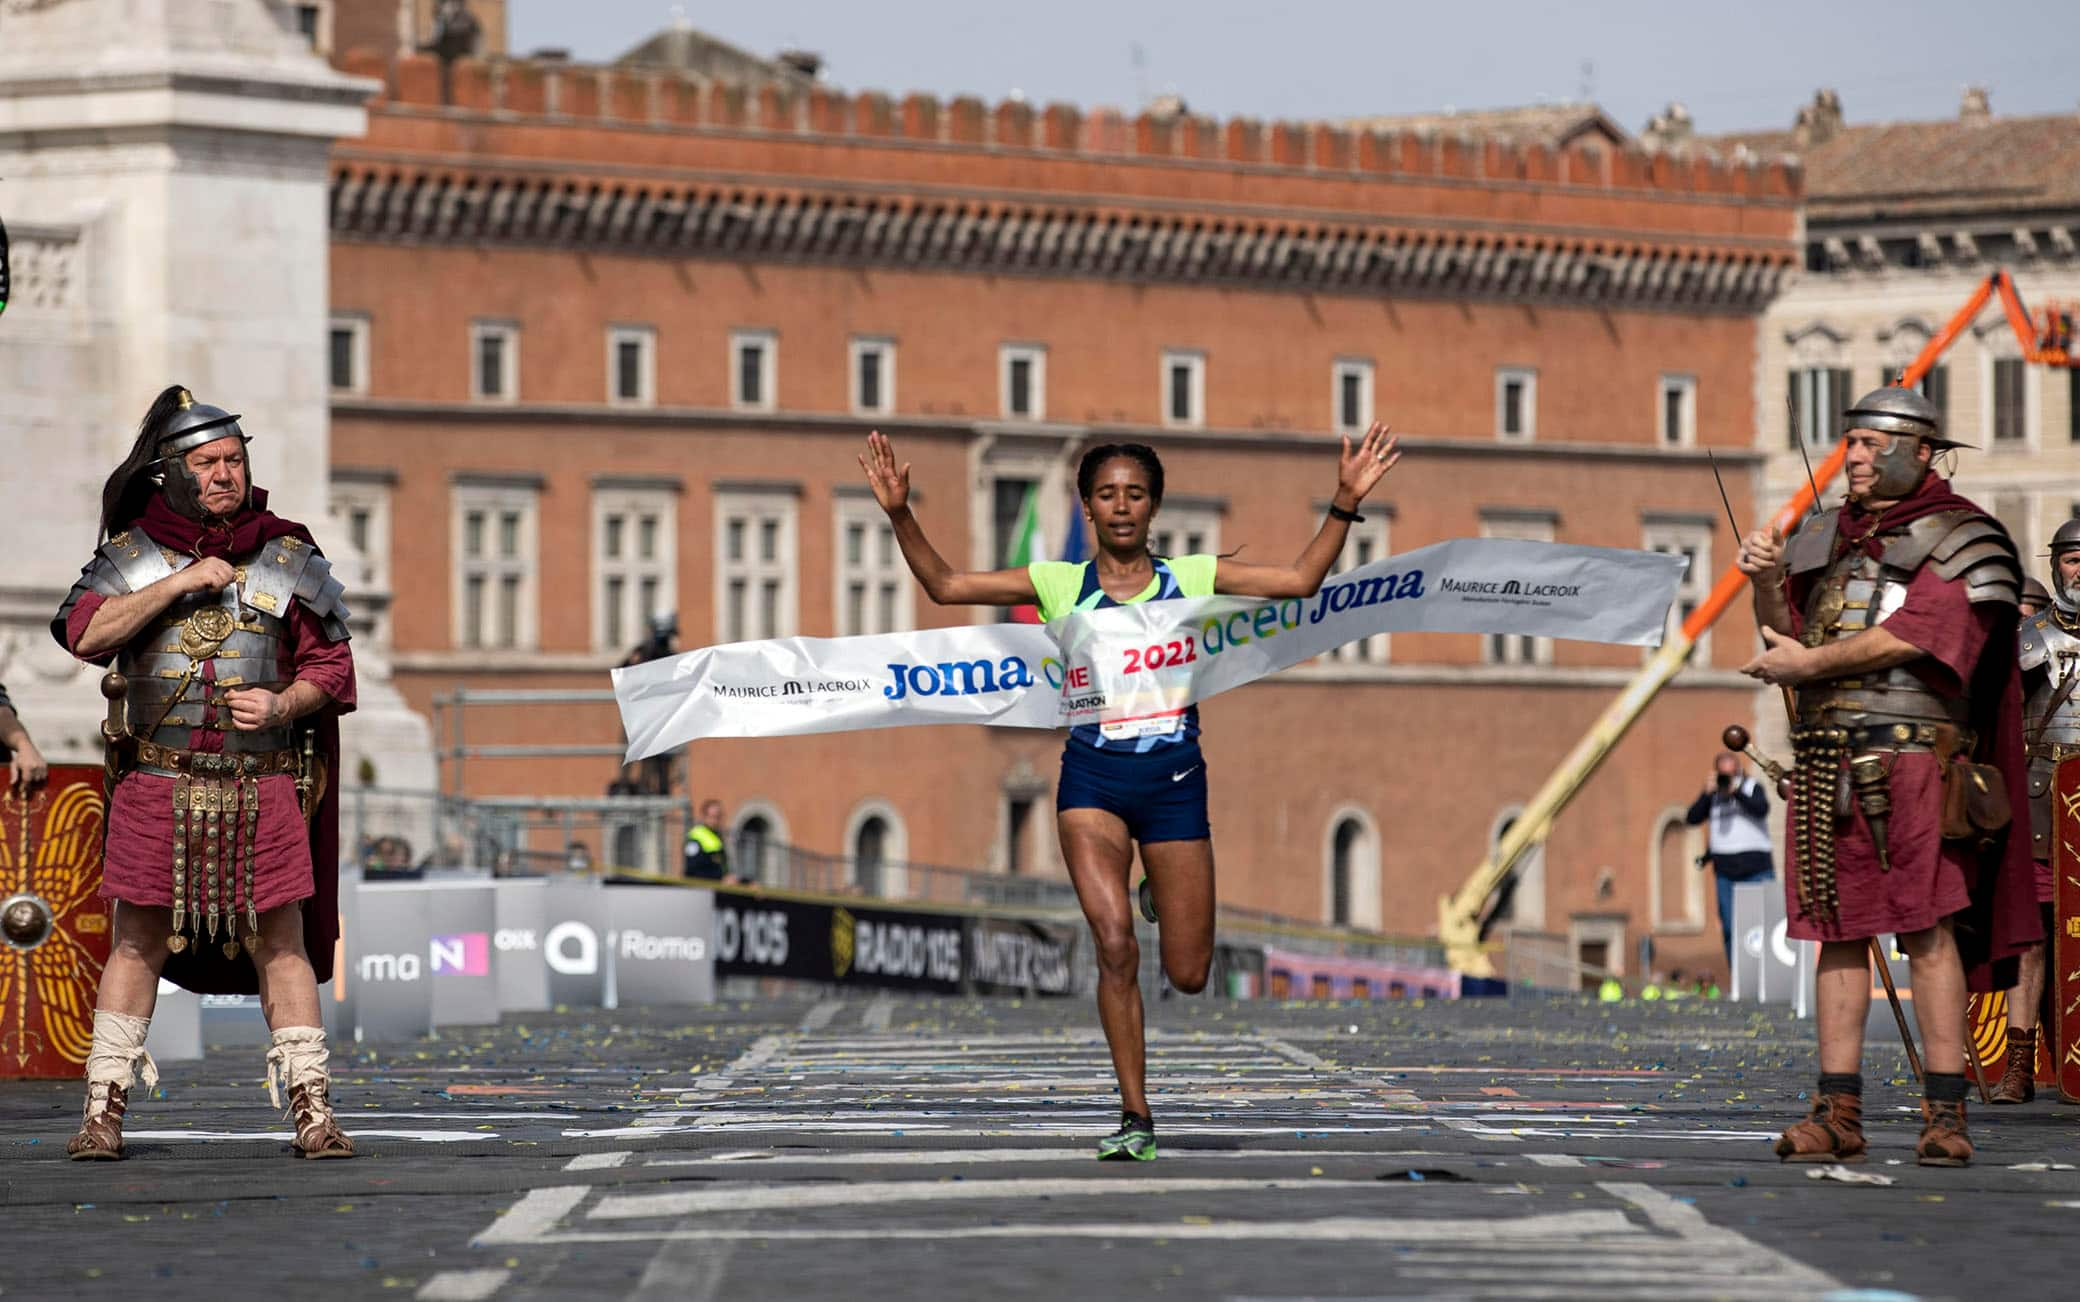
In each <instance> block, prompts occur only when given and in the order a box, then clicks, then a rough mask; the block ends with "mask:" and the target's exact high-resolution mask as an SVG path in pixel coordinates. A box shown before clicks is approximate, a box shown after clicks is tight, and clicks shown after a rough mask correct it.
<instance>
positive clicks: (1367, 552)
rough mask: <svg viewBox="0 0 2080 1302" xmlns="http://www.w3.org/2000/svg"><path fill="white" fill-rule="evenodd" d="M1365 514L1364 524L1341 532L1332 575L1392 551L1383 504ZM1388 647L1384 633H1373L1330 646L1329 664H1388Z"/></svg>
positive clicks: (1374, 559) (1381, 557) (1376, 503)
mask: <svg viewBox="0 0 2080 1302" xmlns="http://www.w3.org/2000/svg"><path fill="white" fill-rule="evenodd" d="M1364 515H1365V523H1363V524H1354V525H1352V526H1351V527H1350V532H1349V533H1347V534H1345V535H1344V539H1343V551H1342V552H1340V553H1338V555H1337V557H1336V565H1335V567H1334V568H1333V569H1332V570H1331V571H1330V573H1331V574H1332V575H1335V574H1343V573H1346V572H1348V571H1350V570H1355V569H1358V568H1360V567H1362V566H1366V565H1370V564H1372V563H1373V562H1374V561H1381V560H1385V559H1386V558H1387V557H1388V556H1390V555H1392V554H1393V553H1392V552H1391V551H1390V550H1389V549H1388V546H1387V542H1388V539H1387V521H1388V515H1387V510H1386V507H1385V506H1384V505H1383V504H1381V503H1378V502H1374V503H1372V504H1370V505H1369V506H1367V507H1366V508H1365V509H1364ZM1388 646H1389V644H1388V635H1387V634H1385V633H1374V634H1373V635H1372V636H1370V637H1361V638H1359V639H1357V640H1356V641H1354V642H1345V643H1344V644H1343V645H1342V646H1338V647H1332V648H1330V650H1329V656H1328V658H1329V661H1330V663H1332V664H1344V665H1383V664H1385V663H1387V658H1388Z"/></svg>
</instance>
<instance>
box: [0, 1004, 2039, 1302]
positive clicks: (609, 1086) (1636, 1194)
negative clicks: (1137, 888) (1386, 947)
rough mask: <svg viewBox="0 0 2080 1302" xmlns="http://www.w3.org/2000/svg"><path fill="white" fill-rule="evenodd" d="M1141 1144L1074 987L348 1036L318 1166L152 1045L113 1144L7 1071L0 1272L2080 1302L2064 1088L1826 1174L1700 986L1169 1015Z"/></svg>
mask: <svg viewBox="0 0 2080 1302" xmlns="http://www.w3.org/2000/svg"><path fill="white" fill-rule="evenodd" d="M1150 1027H1151V1035H1150V1040H1151V1043H1150V1050H1151V1083H1152V1086H1153V1088H1154V1099H1155V1110H1156V1119H1157V1133H1158V1136H1159V1141H1160V1147H1161V1154H1162V1156H1161V1158H1160V1159H1159V1160H1157V1161H1155V1162H1153V1163H1131V1162H1130V1163H1099V1162H1096V1161H1093V1160H1092V1158H1091V1153H1092V1146H1093V1141H1094V1139H1095V1138H1096V1136H1097V1135H1099V1134H1101V1133H1103V1132H1105V1131H1108V1130H1110V1129H1111V1128H1112V1126H1113V1125H1114V1124H1115V1123H1116V1119H1117V1114H1116V1110H1115V1109H1116V1103H1115V1098H1116V1096H1115V1094H1114V1092H1113V1087H1112V1083H1111V1072H1110V1068H1109V1065H1108V1060H1107V1058H1106V1055H1105V1046H1104V1042H1103V1041H1102V1039H1100V1038H1099V1035H1098V1032H1097V1028H1096V1021H1095V1015H1094V1011H1093V1010H1092V1008H1091V1007H1090V1006H1089V1004H1088V1003H1086V1002H1083V1001H1073V1002H1036V1001H1031V1000H1027V1001H1014V1000H973V1001H969V1000H943V999H891V998H875V999H854V1000H850V1001H840V1000H836V999H829V1000H799V1001H793V1002H758V1003H725V1004H718V1005H714V1006H711V1007H705V1008H696V1009H687V1010H683V1011H666V1010H655V1009H652V1010H621V1011H619V1012H599V1011H589V1012H586V1011H572V1012H568V1013H562V1014H544V1015H540V1016H533V1017H525V1018H509V1019H508V1020H507V1021H506V1022H505V1023H504V1024H503V1025H501V1026H498V1027H495V1028H482V1029H474V1030H464V1031H455V1030H449V1031H446V1032H444V1033H443V1035H442V1037H441V1038H440V1039H439V1040H437V1041H429V1042H425V1043H420V1044H416V1045H410V1046H397V1047H389V1048H380V1049H379V1048H372V1047H366V1046H364V1047H362V1048H359V1049H355V1050H353V1051H351V1052H349V1053H343V1054H340V1055H338V1056H337V1057H336V1058H335V1065H336V1067H337V1068H338V1072H337V1085H336V1093H337V1097H338V1101H339V1103H340V1105H341V1112H342V1114H343V1115H342V1120H343V1122H344V1124H345V1126H346V1128H347V1129H348V1131H349V1132H350V1133H352V1134H353V1135H354V1136H355V1138H356V1141H357V1143H358V1144H359V1145H360V1147H361V1150H362V1156H361V1157H360V1158H359V1159H357V1160H355V1161H351V1162H299V1161H294V1160H292V1159H291V1158H290V1157H289V1155H288V1154H289V1148H288V1133H287V1128H286V1126H285V1125H283V1124H282V1122H281V1121H280V1119H279V1117H278V1116H277V1115H276V1114H274V1113H273V1112H272V1111H271V1110H270V1109H269V1107H268V1103H267V1095H266V1090H265V1088H264V1086H263V1085H262V1083H261V1051H260V1050H259V1049H257V1048H241V1049H220V1050H213V1051H212V1053H211V1055H210V1057H209V1058H208V1059H207V1060H205V1061H204V1062H201V1063H189V1064H181V1065H179V1066H169V1067H168V1069H167V1070H166V1072H165V1079H164V1080H163V1081H162V1082H161V1091H162V1097H156V1098H151V1099H144V1098H136V1099H133V1103H132V1108H131V1112H130V1124H129V1127H128V1130H129V1136H130V1152H131V1157H130V1159H129V1160H127V1161H124V1162H120V1163H96V1164H88V1163H73V1162H69V1161H67V1160H65V1157H64V1143H65V1140H66V1138H67V1137H68V1136H69V1135H70V1134H71V1133H72V1130H73V1128H74V1126H75V1124H76V1123H77V1120H78V1109H79V1090H78V1087H77V1086H75V1085H72V1084H69V1083H68V1084H59V1083H51V1082H0V1202H4V1204H5V1212H4V1215H0V1224H4V1225H5V1226H6V1233H5V1235H4V1239H0V1242H4V1243H5V1245H6V1251H5V1252H4V1254H0V1294H4V1295H5V1296H6V1297H9V1298H14V1297H24V1298H56V1297H67V1298H93V1297H117V1296H122V1297H131V1298H134V1297H139V1296H147V1297H162V1298H175V1297H262V1296H273V1297H296V1298H301V1297H385V1298H423V1299H476V1298H495V1299H502V1300H518V1299H530V1298H675V1299H678V1298H688V1299H747V1298H809V1297H829V1298H845V1299H857V1298H881V1297H902V1298H917V1297H932V1298H936V1297H987V1298H991V1299H1004V1298H1050V1299H1054V1298H1073V1299H1098V1298H1110V1297H1149V1296H1174V1297H1181V1298H1248V1299H1274V1298H1277V1299H1290V1298H1303V1297H1308V1298H1371V1297H1425V1298H1505V1297H1506V1298H1560V1297H1593V1298H1604V1299H1610V1298H1656V1299H1660V1298H1758V1299H1759V1298H1767V1299H1779V1298H1799V1297H1829V1296H1833V1297H1838V1298H1843V1299H1849V1298H1866V1299H1868V1298H1885V1297H1899V1296H1912V1297H1921V1298H1965V1297H1985V1296H1996V1295H2000V1294H2006V1293H2013V1294H2014V1295H2016V1296H2039V1297H2055V1296H2062V1295H2065V1294H2064V1290H2065V1289H2066V1288H2069V1287H2071V1284H2070V1271H2071V1263H2072V1261H2073V1249H2072V1246H2071V1245H2072V1243H2073V1242H2074V1238H2075V1235H2076V1234H2080V1171H2076V1170H2072V1169H2059V1168H2060V1167H2061V1166H2068V1167H2070V1166H2072V1165H2080V1107H2068V1106H2064V1105H2061V1104H2058V1103H2056V1102H2053V1101H2048V1100H2046V1099H2045V1098H2044V1097H2043V1096H2042V1095H2040V1096H2039V1101H2038V1102H2037V1103H2035V1104H2033V1105H2030V1106H2027V1107H2021V1108H2000V1109H1993V1108H1979V1107H1976V1106H1975V1107H1974V1110H1973V1114H1972V1120H1973V1127H1972V1130H1973V1136H1974V1138H1975V1139H1976V1140H1977V1141H1978V1143H1979V1161H1978V1163H1977V1164H1976V1165H1974V1166H1973V1167H1971V1168H1970V1169H1968V1170H1963V1171H1946V1170H1923V1169H1921V1168H1918V1167H1916V1166H1914V1165H1913V1164H1912V1157H1913V1142H1914V1137H1915V1135H1916V1134H1917V1133H1918V1131H1919V1128H1920V1122H1919V1113H1918V1109H1917V1108H1916V1102H1917V1099H1918V1092H1917V1091H1916V1090H1914V1089H1913V1088H1912V1087H1911V1086H1910V1084H1909V1082H1908V1081H1907V1079H1906V1076H1905V1072H1906V1068H1905V1064H1904V1061H1903V1059H1902V1058H1901V1056H1900V1054H1899V1052H1898V1050H1897V1047H1896V1046H1894V1045H1891V1044H1877V1045H1874V1046H1873V1048H1872V1051H1871V1054H1870V1057H1869V1059H1868V1060H1867V1062H1866V1078H1867V1080H1868V1081H1869V1085H1868V1087H1867V1094H1866V1099H1867V1104H1868V1118H1869V1128H1870V1133H1871V1144H1872V1151H1871V1161H1870V1163H1869V1164H1867V1165H1865V1166H1862V1167H1857V1168H1852V1169H1853V1170H1855V1171H1857V1172H1860V1173H1863V1174H1867V1175H1873V1176H1880V1177H1884V1178H1886V1179H1889V1180H1891V1181H1892V1182H1893V1183H1892V1184H1890V1185H1889V1186H1876V1185H1870V1184H1848V1183H1842V1182H1839V1181H1836V1180H1831V1179H1827V1180H1823V1179H1814V1178H1811V1173H1812V1170H1813V1169H1812V1168H1804V1167H1785V1166H1780V1165H1779V1164H1778V1163H1777V1161H1776V1160H1775V1158H1774V1157H1773V1156H1772V1155H1771V1153H1770V1149H1769V1144H1770V1140H1771V1139H1772V1138H1773V1137H1774V1135H1775V1133H1776V1131H1777V1130H1778V1129H1779V1128H1781V1127H1782V1126H1783V1125H1784V1124H1785V1123H1787V1122H1788V1121H1790V1120H1792V1119H1793V1118H1795V1117H1796V1116H1798V1115H1801V1114H1802V1113H1803V1111H1804V1108H1805V1106H1806V1104H1805V1101H1804V1097H1803V1094H1804V1091H1805V1090H1806V1089H1807V1088H1808V1087H1809V1085H1810V1082H1811V1079H1812V1067H1811V1060H1812V1048H1811V1031H1810V1028H1809V1026H1807V1025H1805V1024H1801V1023H1799V1022H1796V1021H1794V1020H1792V1019H1791V1018H1790V1017H1789V1016H1788V1015H1786V1014H1783V1013H1781V1012H1778V1011H1774V1010H1772V1011H1766V1012H1758V1011H1756V1010H1754V1009H1753V1008H1751V1007H1742V1006H1735V1005H1724V1004H1704V1003H1700V1002H1696V1001H1684V1002H1679V1003H1672V1004H1640V1003H1628V1004H1622V1005H1601V1004H1596V1003H1590V1002H1580V1001H1574V1000H1562V999H1548V998H1542V997H1520V998H1516V999H1510V1000H1493V1001H1473V1002H1464V1003H1452V1002H1436V1001H1431V1002H1427V1003H1420V1002H1419V1003H1399V1004H1331V1003H1293V1004H1276V1003H1233V1002H1226V1001H1217V1000H1211V999H1203V998H1202V999H1192V1000H1184V999H1172V1000H1168V1001H1165V1002H1162V1003H1160V1004H1158V1005H1156V1006H1155V1007H1153V1008H1152V1009H1151V1013H1150Z"/></svg>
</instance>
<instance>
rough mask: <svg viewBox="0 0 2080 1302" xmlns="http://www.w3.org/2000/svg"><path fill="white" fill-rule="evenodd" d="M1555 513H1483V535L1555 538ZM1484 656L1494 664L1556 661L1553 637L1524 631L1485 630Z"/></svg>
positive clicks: (1526, 539) (1547, 662)
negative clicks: (1535, 635) (1532, 634)
mask: <svg viewBox="0 0 2080 1302" xmlns="http://www.w3.org/2000/svg"><path fill="white" fill-rule="evenodd" d="M1553 520H1554V517H1553V516H1551V515H1549V514H1543V513H1524V514H1516V513H1510V512H1497V513H1495V514H1492V515H1483V516H1482V517H1481V537H1483V538H1517V539H1521V540H1523V541H1525V542H1548V543H1549V542H1551V541H1553ZM1481 648H1482V650H1481V658H1482V660H1483V661H1484V662H1485V663H1487V664H1491V665H1549V664H1551V663H1553V639H1551V638H1549V637H1527V636H1525V635H1523V634H1521V633H1486V634H1483V635H1482V636H1481Z"/></svg>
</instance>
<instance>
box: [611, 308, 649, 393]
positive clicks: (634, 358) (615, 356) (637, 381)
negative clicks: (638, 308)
mask: <svg viewBox="0 0 2080 1302" xmlns="http://www.w3.org/2000/svg"><path fill="white" fill-rule="evenodd" d="M607 401H608V402H611V403H614V404H616V405H617V406H623V407H648V406H650V405H652V404H654V403H655V402H656V401H657V331H656V330H655V329H653V328H652V327H650V326H613V327H611V328H610V329H609V330H608V331H607Z"/></svg>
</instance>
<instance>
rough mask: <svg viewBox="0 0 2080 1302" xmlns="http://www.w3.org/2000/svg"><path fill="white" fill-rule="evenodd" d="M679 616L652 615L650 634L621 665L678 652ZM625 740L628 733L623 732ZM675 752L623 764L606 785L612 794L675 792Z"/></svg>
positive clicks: (659, 658) (669, 614)
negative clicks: (673, 787) (673, 773)
mask: <svg viewBox="0 0 2080 1302" xmlns="http://www.w3.org/2000/svg"><path fill="white" fill-rule="evenodd" d="M678 639H679V616H678V615H677V614H676V613H673V612H669V611H668V612H666V613H664V614H660V615H652V616H650V636H649V638H648V639H647V640H646V641H644V642H642V643H641V644H640V645H638V646H637V647H636V648H635V649H634V650H632V651H630V652H629V653H628V655H627V657H625V658H624V659H623V660H622V661H621V668H623V669H632V668H634V667H635V666H637V665H640V664H648V663H649V662H650V661H652V660H662V659H664V658H665V657H667V656H673V655H677V654H678V653H679V651H678V646H677V642H678ZM621 739H622V741H623V742H626V741H627V740H628V734H627V733H625V732H624V733H623V734H622V737H621ZM672 758H673V757H672V756H671V755H670V754H664V755H652V756H651V757H650V758H648V759H643V760H635V761H632V762H629V763H625V764H623V765H621V767H620V769H619V771H618V772H617V773H616V774H615V776H614V780H613V781H612V782H611V783H609V784H608V785H607V794H608V795H610V796H668V795H670V794H672Z"/></svg>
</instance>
